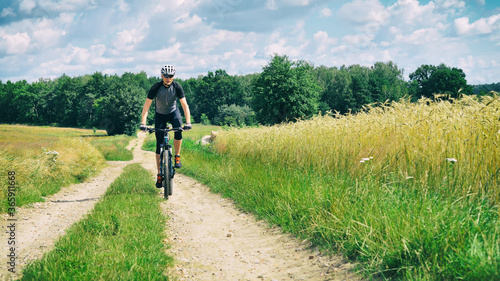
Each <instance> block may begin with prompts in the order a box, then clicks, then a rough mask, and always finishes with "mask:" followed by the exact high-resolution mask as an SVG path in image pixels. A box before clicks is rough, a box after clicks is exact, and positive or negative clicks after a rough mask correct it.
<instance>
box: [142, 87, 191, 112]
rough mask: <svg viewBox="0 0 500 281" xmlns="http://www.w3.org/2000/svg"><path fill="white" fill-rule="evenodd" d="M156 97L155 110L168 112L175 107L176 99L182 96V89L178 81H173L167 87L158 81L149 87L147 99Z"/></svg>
mask: <svg viewBox="0 0 500 281" xmlns="http://www.w3.org/2000/svg"><path fill="white" fill-rule="evenodd" d="M155 98H156V112H157V113H160V114H169V113H172V112H174V110H175V109H176V108H177V99H182V98H184V90H183V89H182V86H181V85H179V83H177V82H175V81H173V82H172V84H170V86H169V87H168V88H167V87H165V85H163V82H162V81H160V82H158V83H155V84H154V85H153V86H152V87H151V89H149V93H148V99H155Z"/></svg>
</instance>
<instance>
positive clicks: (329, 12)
mask: <svg viewBox="0 0 500 281" xmlns="http://www.w3.org/2000/svg"><path fill="white" fill-rule="evenodd" d="M332 14H333V13H332V10H330V9H328V8H324V9H323V10H321V12H320V16H321V17H322V18H329V17H331V16H332Z"/></svg>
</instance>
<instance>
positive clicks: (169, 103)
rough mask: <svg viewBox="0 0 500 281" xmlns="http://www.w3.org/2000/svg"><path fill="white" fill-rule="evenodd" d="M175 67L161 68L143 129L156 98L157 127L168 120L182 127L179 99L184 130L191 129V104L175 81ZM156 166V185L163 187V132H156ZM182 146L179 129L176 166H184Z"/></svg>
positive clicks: (145, 110) (152, 89) (146, 112)
mask: <svg viewBox="0 0 500 281" xmlns="http://www.w3.org/2000/svg"><path fill="white" fill-rule="evenodd" d="M174 75H175V68H174V67H173V66H172V65H165V66H164V67H163V68H162V69H161V77H162V81H160V82H158V83H155V84H154V85H153V86H152V87H151V88H150V89H149V92H148V97H147V98H146V102H145V103H144V107H143V108H142V118H141V126H140V129H141V130H145V129H146V128H147V127H146V122H147V118H148V112H149V107H150V106H151V103H152V102H153V99H156V113H155V128H160V129H165V128H166V127H167V122H169V123H170V124H172V127H174V128H181V127H182V118H181V113H180V111H179V108H178V107H177V99H179V102H180V103H181V105H182V109H183V111H184V116H185V117H186V125H185V126H184V130H190V129H191V113H190V111H189V106H188V104H187V101H186V97H185V95H184V90H183V89H182V86H181V85H180V84H179V83H177V82H175V81H174ZM155 135H156V167H157V169H158V176H157V180H156V187H158V188H161V187H162V181H163V178H162V177H161V173H160V144H161V143H162V142H163V133H160V132H156V133H155ZM181 146H182V132H181V131H177V132H175V134H174V151H175V157H174V159H175V168H180V167H182V165H181V156H180V155H181Z"/></svg>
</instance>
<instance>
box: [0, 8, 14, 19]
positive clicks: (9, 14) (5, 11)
mask: <svg viewBox="0 0 500 281" xmlns="http://www.w3.org/2000/svg"><path fill="white" fill-rule="evenodd" d="M15 15H16V13H14V9H12V8H3V9H2V13H0V18H6V17H12V16H15Z"/></svg>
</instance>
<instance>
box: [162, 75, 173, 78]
mask: <svg viewBox="0 0 500 281" xmlns="http://www.w3.org/2000/svg"><path fill="white" fill-rule="evenodd" d="M163 77H165V78H174V75H163Z"/></svg>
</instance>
